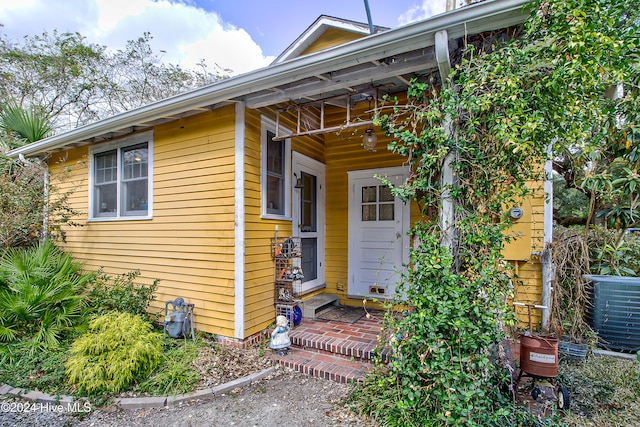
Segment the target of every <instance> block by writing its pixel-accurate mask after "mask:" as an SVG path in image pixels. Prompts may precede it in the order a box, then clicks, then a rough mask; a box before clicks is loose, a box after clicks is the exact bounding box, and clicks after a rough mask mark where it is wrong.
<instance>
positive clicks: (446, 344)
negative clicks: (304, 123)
mask: <svg viewBox="0 0 640 427" xmlns="http://www.w3.org/2000/svg"><path fill="white" fill-rule="evenodd" d="M530 7H531V16H530V19H529V20H528V21H527V23H526V24H525V25H524V26H523V27H522V28H519V29H511V30H510V31H511V33H510V34H509V37H508V38H509V41H500V40H502V38H501V37H499V36H500V35H499V34H489V35H487V37H484V35H483V37H477V38H473V39H472V38H468V39H467V40H465V42H466V45H465V47H464V49H463V54H462V56H461V58H460V59H459V60H458V62H457V63H456V64H454V71H453V73H452V77H451V79H450V81H449V84H445V85H443V86H439V85H436V84H434V82H433V81H429V82H413V84H412V86H411V87H410V88H409V90H408V93H407V99H406V101H405V100H403V101H398V100H396V101H395V102H392V101H391V100H389V102H388V103H387V105H386V106H385V107H382V108H381V109H380V110H379V111H378V120H379V123H380V124H381V125H382V127H383V129H384V130H385V131H386V132H387V134H388V135H390V136H392V137H393V142H392V143H390V144H389V147H388V148H389V149H390V150H391V151H394V152H396V153H398V154H401V155H403V156H405V157H406V158H407V163H408V164H410V165H411V168H412V175H411V177H410V179H409V180H408V181H407V182H406V183H405V184H404V185H402V186H399V187H396V188H393V191H394V193H395V194H396V195H398V196H399V197H401V198H402V199H404V200H405V201H410V200H411V201H415V202H416V203H417V204H418V206H419V207H420V210H421V212H422V214H423V216H422V219H421V220H420V221H418V222H417V223H416V224H415V226H414V227H413V228H412V229H411V231H410V233H411V236H412V238H413V242H414V244H413V247H412V248H411V250H410V260H411V265H410V266H409V268H407V273H406V275H405V277H404V279H403V283H402V285H401V292H400V294H404V298H405V299H404V300H403V301H400V302H401V303H402V305H401V306H402V307H403V311H401V312H397V311H393V310H391V309H390V310H389V311H388V312H387V315H386V316H385V322H384V332H385V333H384V334H383V337H384V339H382V340H381V349H382V348H387V349H388V350H386V351H385V352H381V354H387V356H385V357H382V356H381V357H380V359H379V362H383V361H388V363H379V364H377V365H376V369H374V372H373V373H372V374H371V375H370V376H369V378H368V379H367V381H365V382H364V384H363V385H362V386H361V387H360V388H359V389H358V395H359V396H360V399H359V401H360V403H361V409H362V410H363V411H364V412H365V413H368V414H370V415H372V416H374V417H375V418H377V419H379V420H381V421H383V422H385V424H388V425H420V426H422V425H470V426H472V425H482V426H487V425H517V424H521V423H525V424H526V423H527V419H528V418H527V416H526V415H524V411H517V410H514V409H513V406H512V405H511V404H510V400H509V399H508V397H507V394H506V393H505V391H506V390H508V386H509V380H510V377H509V373H508V370H507V369H505V367H504V365H503V364H501V363H500V360H501V357H500V351H499V350H500V343H501V340H502V338H503V337H504V333H503V329H504V325H505V324H510V323H512V322H513V313H512V310H511V309H510V308H509V306H508V305H507V298H508V296H509V295H510V292H511V290H512V288H513V271H512V267H511V265H510V264H509V263H508V262H507V261H506V260H505V259H504V257H503V255H502V249H503V245H504V242H505V240H508V237H505V236H508V228H509V227H510V225H511V224H510V219H509V215H508V213H507V212H506V211H507V209H505V207H507V206H512V205H514V204H516V203H517V202H518V201H519V200H522V198H523V197H526V196H528V195H530V194H531V192H532V191H534V190H535V188H534V185H531V183H539V182H541V180H542V179H544V178H545V176H544V171H543V169H542V165H543V164H544V162H545V160H547V159H548V158H549V152H548V151H547V150H548V147H549V144H553V148H554V150H556V152H567V151H569V152H570V151H571V150H574V149H575V147H591V148H593V147H597V146H600V145H602V144H620V143H622V144H624V145H625V146H629V145H634V144H636V145H637V140H634V139H633V135H634V132H637V130H638V120H637V117H638V109H637V106H638V103H637V100H638V86H637V83H638V49H637V47H638V34H639V32H638V19H637V16H636V17H634V16H632V15H631V14H632V13H635V12H634V8H632V7H631V1H619V0H562V1H561V0H545V1H542V0H537V1H534V2H532V3H531V5H530ZM495 36H498V37H495ZM618 83H623V84H624V85H625V90H626V91H625V96H624V97H623V98H620V99H610V98H607V97H605V96H604V94H605V92H606V91H607V90H608V89H609V88H610V87H612V86H614V85H616V84H618ZM634 108H636V109H635V110H634ZM621 117H623V118H624V119H621ZM448 160H450V161H451V167H452V169H453V176H454V183H453V184H446V185H443V184H441V175H442V172H443V165H444V164H445V163H446V162H447V161H448ZM538 185H539V184H538ZM538 191H539V190H538ZM447 194H449V196H448V197H450V199H451V200H452V202H453V204H454V215H455V234H454V239H453V243H452V244H451V245H450V246H451V247H449V245H443V242H444V241H447V239H446V238H445V234H446V232H447V230H443V229H442V228H441V226H440V222H439V220H438V214H439V213H440V211H441V207H442V198H443V196H446V195H447ZM394 307H397V305H394ZM385 359H386V360H385ZM529 420H530V421H531V422H533V421H532V420H531V419H529ZM536 422H538V423H540V422H542V421H539V420H538V421H536Z"/></svg>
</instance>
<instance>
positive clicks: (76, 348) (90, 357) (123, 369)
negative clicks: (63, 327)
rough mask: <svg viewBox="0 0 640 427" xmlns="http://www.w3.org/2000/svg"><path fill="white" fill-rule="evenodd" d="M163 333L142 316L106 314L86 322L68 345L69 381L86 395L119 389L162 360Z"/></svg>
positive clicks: (67, 367)
mask: <svg viewBox="0 0 640 427" xmlns="http://www.w3.org/2000/svg"><path fill="white" fill-rule="evenodd" d="M162 341H163V340H162V334H160V333H158V332H154V331H153V327H152V325H151V324H150V323H149V322H147V321H145V320H144V319H143V318H142V317H141V316H136V315H133V314H130V313H109V314H105V315H102V316H98V317H96V318H94V319H93V320H91V321H90V322H89V331H88V332H87V333H85V334H84V335H83V336H81V337H80V338H78V339H77V340H76V341H74V343H73V344H72V345H71V349H70V352H71V356H70V357H69V359H68V360H67V362H66V363H65V367H66V373H67V375H68V377H69V381H70V382H71V383H73V384H75V385H76V386H77V387H78V388H79V389H80V390H82V391H84V392H86V393H88V394H97V393H100V392H119V391H121V390H123V389H124V388H125V387H126V386H127V385H129V384H130V383H132V382H133V381H135V380H137V379H142V378H144V377H146V376H148V375H149V374H150V373H151V372H153V370H154V369H155V367H156V366H157V365H158V364H159V363H160V362H161V361H162Z"/></svg>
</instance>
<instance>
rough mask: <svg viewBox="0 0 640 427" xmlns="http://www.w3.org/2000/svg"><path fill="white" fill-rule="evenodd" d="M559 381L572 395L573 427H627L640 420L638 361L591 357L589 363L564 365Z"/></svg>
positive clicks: (569, 418)
mask: <svg viewBox="0 0 640 427" xmlns="http://www.w3.org/2000/svg"><path fill="white" fill-rule="evenodd" d="M559 368H560V370H559V380H560V381H561V382H562V383H563V384H564V385H565V386H566V387H567V388H568V389H569V392H570V393H571V411H569V412H568V413H567V414H566V416H565V417H564V421H565V422H566V423H567V424H568V425H571V426H576V427H581V426H590V427H592V426H595V427H600V426H602V427H604V426H607V427H626V426H630V425H636V424H637V422H638V420H640V382H639V381H638V370H639V369H640V368H639V367H638V362H636V361H635V360H624V359H617V358H612V357H595V356H594V357H590V358H589V359H587V361H586V362H585V363H576V364H570V363H561V364H560V367H559Z"/></svg>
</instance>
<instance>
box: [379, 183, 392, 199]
mask: <svg viewBox="0 0 640 427" xmlns="http://www.w3.org/2000/svg"><path fill="white" fill-rule="evenodd" d="M378 188H379V189H380V201H381V202H393V194H391V188H389V187H387V186H386V185H381V186H380V187H378Z"/></svg>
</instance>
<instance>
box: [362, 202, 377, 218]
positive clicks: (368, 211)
mask: <svg viewBox="0 0 640 427" xmlns="http://www.w3.org/2000/svg"><path fill="white" fill-rule="evenodd" d="M377 207H378V206H377V205H375V204H373V205H362V220H363V221H375V220H376V219H377V218H376V210H377Z"/></svg>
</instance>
